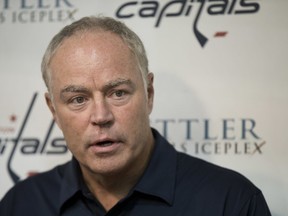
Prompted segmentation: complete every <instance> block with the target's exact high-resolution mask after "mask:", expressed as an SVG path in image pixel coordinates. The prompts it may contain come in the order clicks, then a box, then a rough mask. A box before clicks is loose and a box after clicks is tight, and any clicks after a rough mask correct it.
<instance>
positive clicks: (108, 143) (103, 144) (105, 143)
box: [97, 141, 112, 146]
mask: <svg viewBox="0 0 288 216" xmlns="http://www.w3.org/2000/svg"><path fill="white" fill-rule="evenodd" d="M97 145H99V146H109V145H112V142H109V141H106V142H101V143H98V144H97Z"/></svg>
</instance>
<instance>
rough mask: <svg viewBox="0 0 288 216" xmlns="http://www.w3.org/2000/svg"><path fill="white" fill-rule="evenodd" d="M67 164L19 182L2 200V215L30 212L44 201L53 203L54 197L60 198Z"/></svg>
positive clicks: (0, 211)
mask: <svg viewBox="0 0 288 216" xmlns="http://www.w3.org/2000/svg"><path fill="white" fill-rule="evenodd" d="M67 164H68V163H66V164H64V165H60V166H57V167H55V168H53V169H51V170H49V171H46V172H43V173H39V174H37V175H35V176H32V177H29V178H27V179H25V180H22V181H20V182H18V183H17V184H16V185H15V186H14V187H12V188H11V189H10V190H9V191H8V192H7V193H6V195H5V196H4V197H3V199H2V200H1V202H0V215H2V214H3V215H13V214H12V213H11V212H12V211H16V210H17V208H18V209H22V210H23V211H25V210H27V211H29V208H30V210H31V208H32V207H33V206H34V207H35V206H37V205H38V204H39V205H40V203H43V200H49V201H53V198H54V197H58V196H59V193H60V187H61V179H62V177H63V174H64V170H65V168H66V167H67ZM51 198H52V199H51ZM54 200H56V199H55V198H54ZM55 202H56V201H55ZM3 212H4V213H3ZM25 213H27V212H24V214H25Z"/></svg>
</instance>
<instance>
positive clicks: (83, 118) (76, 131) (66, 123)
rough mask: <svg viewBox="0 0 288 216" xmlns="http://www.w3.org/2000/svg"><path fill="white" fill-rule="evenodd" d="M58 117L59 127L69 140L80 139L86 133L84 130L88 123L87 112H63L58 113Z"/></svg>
mask: <svg viewBox="0 0 288 216" xmlns="http://www.w3.org/2000/svg"><path fill="white" fill-rule="evenodd" d="M57 118H58V124H59V127H60V129H61V130H62V132H63V135H64V136H65V139H66V140H67V141H68V142H70V140H73V139H77V138H78V139H79V138H80V137H81V135H82V134H83V133H84V132H83V131H84V130H85V127H86V125H87V115H85V113H72V112H69V111H68V112H61V113H59V114H58V115H57ZM79 136H80V137H79ZM75 141H76V140H75Z"/></svg>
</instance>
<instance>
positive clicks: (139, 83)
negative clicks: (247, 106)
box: [0, 17, 270, 216]
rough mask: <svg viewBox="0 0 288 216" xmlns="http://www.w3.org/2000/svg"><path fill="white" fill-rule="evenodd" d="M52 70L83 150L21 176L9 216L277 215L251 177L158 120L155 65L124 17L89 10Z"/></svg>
mask: <svg viewBox="0 0 288 216" xmlns="http://www.w3.org/2000/svg"><path fill="white" fill-rule="evenodd" d="M42 73H43V78H44V81H45V83H46V86H47V89H48V93H46V94H45V98H46V101H47V105H48V107H49V108H50V110H51V112H52V114H53V117H54V119H55V121H56V123H57V124H58V126H59V127H60V129H61V130H62V132H63V134H64V137H65V140H66V143H67V146H68V148H69V150H70V151H71V152H72V154H73V159H72V160H71V161H70V162H68V163H66V164H64V165H61V166H58V167H56V168H54V169H53V170H51V171H48V172H46V173H42V174H39V175H37V176H34V177H31V178H28V179H27V180H24V181H22V182H21V183H19V184H17V185H16V186H15V187H14V188H13V189H11V190H10V191H9V192H8V193H7V194H6V196H5V197H4V198H3V200H2V201H1V204H0V215H1V216H8V215H9V216H13V215H37V216H38V215H41V216H45V215H47V216H48V215H111V216H112V215H128V216H129V215H133V216H142V215H143V216H147V215H166V216H176V215H177V216H180V215H181V216H190V215H191V216H208V215H209V216H218V215H227V216H228V215H229V216H231V215H232V216H233V215H237V216H240V215H241V216H244V215H259V216H266V215H270V212H269V209H268V207H267V204H266V202H265V199H264V197H263V195H262V193H261V191H260V190H259V189H258V188H256V187H255V186H254V185H253V184H252V183H250V182H249V181H248V180H247V179H246V178H244V177H243V176H241V175H240V174H237V173H235V172H233V171H230V170H226V169H224V168H220V167H218V166H215V165H212V164H210V163H207V162H204V161H202V160H199V159H196V158H193V157H191V156H188V155H185V154H183V153H179V152H176V151H175V150H174V148H173V147H172V146H171V145H170V144H169V143H168V142H167V141H166V140H165V139H164V138H163V137H162V136H161V135H160V134H159V133H158V132H157V131H156V130H154V129H151V128H150V126H149V114H150V113H151V110H152V107H153V96H154V88H153V74H152V73H149V70H148V61H147V57H146V54H145V50H144V47H143V45H142V42H141V40H140V39H139V38H138V36H137V35H136V34H135V33H134V32H132V31H131V30H130V29H128V28H127V27H126V26H125V25H124V24H122V23H120V22H118V21H115V20H113V19H112V18H105V17H86V18H82V19H81V20H79V21H76V22H74V23H72V24H71V25H69V26H67V27H65V28H64V29H63V30H62V31H61V32H60V33H58V34H57V35H56V36H55V37H54V38H53V39H52V41H51V42H50V44H49V46H48V48H47V50H46V53H45V55H44V57H43V61H42Z"/></svg>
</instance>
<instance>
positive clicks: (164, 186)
mask: <svg viewBox="0 0 288 216" xmlns="http://www.w3.org/2000/svg"><path fill="white" fill-rule="evenodd" d="M152 131H153V135H154V139H155V145H154V152H153V154H152V156H151V159H150V162H149V164H148V167H147V168H146V171H145V172H144V174H143V176H142V178H141V179H140V181H139V182H138V184H137V185H136V187H135V189H134V191H139V192H142V193H145V194H149V195H152V196H156V197H159V198H161V199H163V200H165V201H166V202H167V203H168V204H170V205H172V204H173V200H174V191H175V182H176V164H177V162H176V160H177V153H176V151H175V149H174V148H173V146H172V145H170V144H169V143H168V142H167V141H166V140H165V139H164V138H163V137H162V136H161V135H160V134H159V133H158V132H157V131H156V130H155V129H152Z"/></svg>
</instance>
